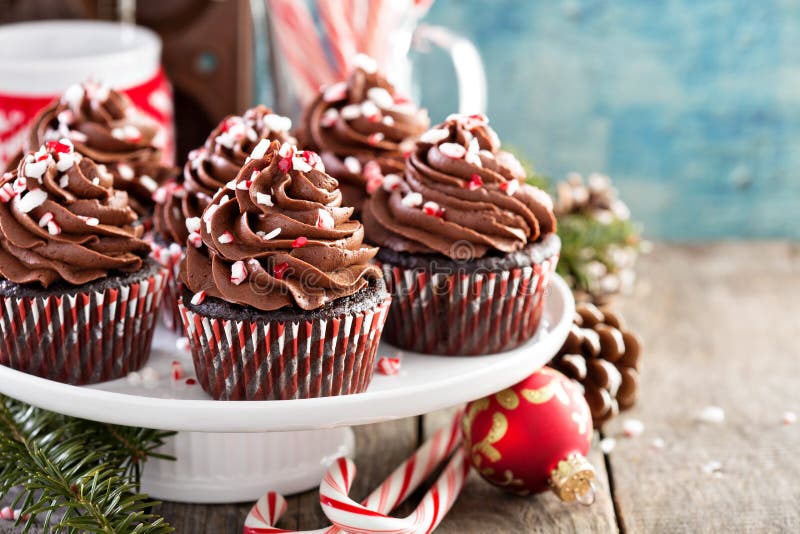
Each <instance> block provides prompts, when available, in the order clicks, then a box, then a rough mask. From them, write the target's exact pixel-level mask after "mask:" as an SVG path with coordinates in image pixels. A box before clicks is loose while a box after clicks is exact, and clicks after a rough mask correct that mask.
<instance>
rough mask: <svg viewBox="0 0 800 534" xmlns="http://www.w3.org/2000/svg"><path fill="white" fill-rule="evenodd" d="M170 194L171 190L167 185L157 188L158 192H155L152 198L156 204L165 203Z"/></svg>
mask: <svg viewBox="0 0 800 534" xmlns="http://www.w3.org/2000/svg"><path fill="white" fill-rule="evenodd" d="M168 195H169V190H168V188H167V186H163V187H159V188H158V189H156V192H155V193H153V196H152V199H153V202H155V203H156V204H165V203H166V202H167V196H168Z"/></svg>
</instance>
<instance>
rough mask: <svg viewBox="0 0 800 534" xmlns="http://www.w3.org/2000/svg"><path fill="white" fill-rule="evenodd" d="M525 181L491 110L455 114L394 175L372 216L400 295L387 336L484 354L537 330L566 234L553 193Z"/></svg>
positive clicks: (450, 351)
mask: <svg viewBox="0 0 800 534" xmlns="http://www.w3.org/2000/svg"><path fill="white" fill-rule="evenodd" d="M524 179H525V172H524V170H523V169H522V166H521V165H520V164H519V162H518V161H517V160H516V158H514V156H512V155H511V154H510V153H508V152H505V151H502V150H501V149H500V142H499V140H498V138H497V134H496V133H495V132H494V130H492V129H491V128H490V127H489V125H488V120H487V119H486V117H484V116H483V115H470V116H465V115H452V116H451V117H448V119H447V121H445V122H444V123H443V124H440V125H439V126H436V127H435V128H433V129H431V130H429V131H427V132H425V133H424V134H423V135H422V136H421V138H420V140H419V141H418V142H417V145H416V148H415V150H414V152H413V153H412V154H411V156H410V158H409V159H408V161H407V163H406V167H405V173H404V174H403V177H402V178H399V177H393V178H392V179H389V177H386V179H384V181H383V183H382V184H381V187H380V188H379V189H378V190H377V191H376V192H375V193H374V194H373V195H372V197H370V199H369V200H368V201H367V203H366V204H365V207H364V215H363V218H364V226H365V228H366V232H367V239H368V241H369V242H370V243H373V244H377V245H380V246H381V250H380V252H379V253H378V255H377V260H378V262H379V264H380V265H381V267H382V269H383V272H384V276H385V277H386V280H387V285H388V286H389V290H390V293H392V295H393V301H392V307H391V310H390V312H389V318H388V322H387V324H388V327H387V334H386V340H387V341H389V342H390V343H392V344H393V345H396V346H398V347H401V348H404V349H409V350H413V351H416V352H421V353H429V354H447V355H478V354H488V353H495V352H500V351H505V350H509V349H512V348H514V347H516V346H518V345H520V344H521V343H523V342H524V341H526V340H527V339H529V338H531V337H532V336H533V335H534V333H535V332H536V329H537V328H538V325H539V322H540V319H541V315H542V309H543V306H544V299H543V296H544V292H545V290H546V289H547V286H548V284H549V281H550V277H551V276H552V273H553V272H554V270H555V267H556V263H557V261H558V253H559V250H560V241H559V239H558V236H556V234H555V229H556V221H555V217H554V215H553V206H552V202H551V200H550V197H549V196H548V195H547V194H546V193H545V192H544V191H542V190H540V189H537V188H535V187H533V186H530V185H527V184H525V183H524Z"/></svg>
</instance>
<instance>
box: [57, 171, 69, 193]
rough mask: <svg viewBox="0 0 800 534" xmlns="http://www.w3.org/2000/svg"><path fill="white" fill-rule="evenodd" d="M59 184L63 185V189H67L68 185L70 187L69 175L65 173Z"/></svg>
mask: <svg viewBox="0 0 800 534" xmlns="http://www.w3.org/2000/svg"><path fill="white" fill-rule="evenodd" d="M58 185H59V186H60V187H61V189H66V188H67V187H69V175H67V174H65V175H64V176H62V177H61V178H60V179H59V180H58Z"/></svg>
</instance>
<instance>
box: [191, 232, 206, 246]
mask: <svg viewBox="0 0 800 534" xmlns="http://www.w3.org/2000/svg"><path fill="white" fill-rule="evenodd" d="M187 241H188V243H189V244H190V245H192V246H193V247H194V248H200V247H202V246H203V237H202V236H201V235H200V233H199V232H190V233H189V238H188V239H187Z"/></svg>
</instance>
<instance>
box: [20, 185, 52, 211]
mask: <svg viewBox="0 0 800 534" xmlns="http://www.w3.org/2000/svg"><path fill="white" fill-rule="evenodd" d="M45 200H47V192H46V191H45V190H44V189H34V190H33V191H28V192H27V193H26V194H25V196H22V197H20V199H19V201H18V204H17V209H19V211H21V212H22V213H30V212H31V211H33V210H34V209H36V208H38V207H39V206H41V205H42V204H44V201H45Z"/></svg>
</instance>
